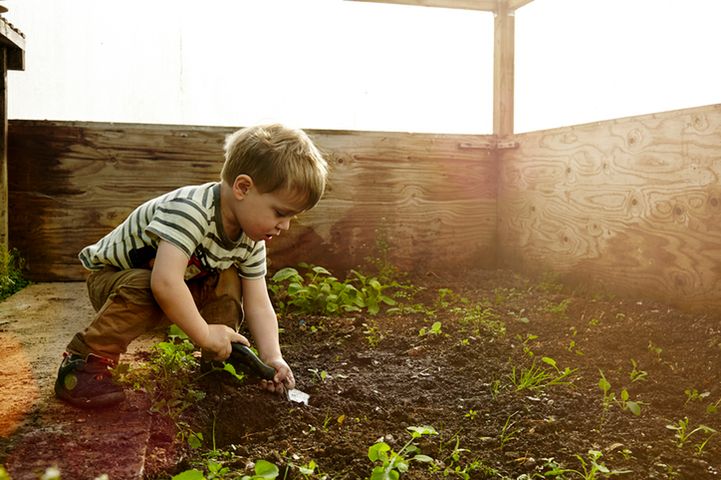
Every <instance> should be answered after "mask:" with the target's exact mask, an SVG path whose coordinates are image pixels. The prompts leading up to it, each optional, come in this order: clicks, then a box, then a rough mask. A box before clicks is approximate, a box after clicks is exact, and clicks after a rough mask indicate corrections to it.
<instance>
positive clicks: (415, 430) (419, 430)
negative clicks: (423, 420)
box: [406, 425, 438, 438]
mask: <svg viewBox="0 0 721 480" xmlns="http://www.w3.org/2000/svg"><path fill="white" fill-rule="evenodd" d="M406 430H409V431H410V432H411V436H412V437H413V438H418V437H420V436H421V435H438V432H437V431H436V429H435V428H433V427H431V426H430V425H423V426H421V427H407V428H406Z"/></svg>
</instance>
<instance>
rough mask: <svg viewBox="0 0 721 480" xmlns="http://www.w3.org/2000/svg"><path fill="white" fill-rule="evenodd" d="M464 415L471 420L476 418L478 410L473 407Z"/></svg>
mask: <svg viewBox="0 0 721 480" xmlns="http://www.w3.org/2000/svg"><path fill="white" fill-rule="evenodd" d="M463 416H464V417H466V418H467V419H469V420H475V419H476V417H477V416H478V412H477V411H476V410H473V409H472V408H471V409H470V410H468V412H467V413H466V414H465V415H463Z"/></svg>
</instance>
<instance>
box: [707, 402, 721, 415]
mask: <svg viewBox="0 0 721 480" xmlns="http://www.w3.org/2000/svg"><path fill="white" fill-rule="evenodd" d="M719 405H721V398H719V399H718V400H716V401H715V402H713V403H709V404H708V405H706V413H708V414H709V415H713V414H714V413H717V412H718V409H719Z"/></svg>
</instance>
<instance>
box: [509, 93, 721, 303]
mask: <svg viewBox="0 0 721 480" xmlns="http://www.w3.org/2000/svg"><path fill="white" fill-rule="evenodd" d="M517 140H518V142H519V145H520V147H519V149H517V150H513V151H506V152H504V153H503V154H502V155H501V158H500V168H499V195H498V225H499V227H498V240H499V254H500V257H501V260H502V263H504V264H506V265H510V266H512V267H514V268H517V269H520V270H531V271H536V272H558V273H560V274H561V275H562V277H563V278H566V279H568V280H570V281H578V282H583V283H586V282H590V283H591V284H595V285H597V286H605V287H607V289H608V290H610V291H611V292H616V293H629V294H634V295H636V294H638V295H641V296H645V297H652V298H656V299H658V300H661V301H664V302H667V303H670V304H673V305H678V306H681V307H684V308H689V309H712V310H713V309H715V310H717V311H718V310H719V309H721V105H713V106H708V107H703V108H697V109H690V110H683V111H675V112H668V113H663V114H657V115H647V116H642V117H634V118H628V119H620V120H615V121H609V122H602V123H596V124H589V125H581V126H575V127H570V128H561V129H556V130H549V131H542V132H536V133H528V134H524V135H519V136H518V137H517Z"/></svg>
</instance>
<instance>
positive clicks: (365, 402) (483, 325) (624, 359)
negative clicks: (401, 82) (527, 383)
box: [148, 270, 721, 479]
mask: <svg viewBox="0 0 721 480" xmlns="http://www.w3.org/2000/svg"><path fill="white" fill-rule="evenodd" d="M462 277H463V278H462V282H461V281H459V280H458V279H456V278H448V279H444V278H439V277H435V276H429V277H427V278H424V279H421V280H416V279H414V280H413V282H414V284H415V285H420V286H422V288H421V289H419V291H418V292H416V294H415V295H414V296H413V298H410V299H407V300H406V301H405V302H404V305H405V307H404V308H402V309H400V310H399V311H396V312H391V313H381V314H378V315H375V316H372V315H368V314H352V315H343V316H339V317H322V316H307V315H306V316H297V315H287V316H284V317H282V318H281V327H282V333H281V343H282V348H283V351H284V354H285V357H286V359H287V360H288V362H289V363H290V364H291V366H292V367H293V369H294V372H295V375H296V378H297V381H298V385H297V388H299V389H301V390H303V391H305V392H307V393H308V394H310V404H309V405H308V406H303V405H297V404H291V403H288V402H287V401H285V400H283V399H282V398H279V397H276V396H273V395H271V394H269V393H266V392H265V391H262V390H261V389H260V388H259V387H258V386H257V385H255V384H245V385H239V384H238V383H237V382H235V381H234V380H233V379H232V378H231V377H230V376H228V375H224V374H219V376H210V377H206V379H205V380H206V381H205V382H204V383H203V388H204V389H206V390H207V392H208V395H207V397H206V400H204V402H203V403H202V406H201V407H200V408H199V409H198V410H195V411H193V412H192V413H191V414H190V415H189V416H188V419H189V421H191V422H192V424H193V426H194V428H195V429H197V430H200V431H202V432H204V436H205V438H206V440H208V442H209V441H210V439H212V438H214V439H215V444H216V447H217V448H218V449H222V450H224V451H226V452H230V453H229V454H228V455H226V456H224V457H222V460H223V464H224V465H225V466H226V467H228V468H230V469H231V470H232V471H234V472H242V473H246V474H247V473H250V472H251V470H250V469H249V468H250V465H252V462H254V461H256V460H258V459H265V460H268V461H270V462H273V463H274V464H276V465H277V466H278V467H279V468H281V472H282V473H281V476H280V477H279V478H288V479H294V478H321V476H320V475H318V476H312V477H303V476H302V475H301V473H300V471H299V469H298V466H300V465H306V464H308V463H309V462H310V461H311V460H312V461H314V462H315V463H316V464H317V465H318V468H317V470H316V474H317V473H318V472H322V473H323V474H326V475H327V476H328V477H327V478H332V479H361V478H368V477H369V476H370V473H371V471H372V469H373V466H374V463H373V462H372V461H371V460H369V458H368V449H369V447H370V446H371V445H373V444H374V443H376V442H378V441H380V440H383V441H385V442H387V443H388V444H389V445H390V446H391V448H392V449H393V450H395V451H398V450H399V449H400V448H401V447H402V446H403V445H404V444H405V443H406V442H407V441H408V440H409V439H410V433H409V431H408V430H407V429H408V427H412V426H423V425H429V426H432V427H434V428H435V430H436V431H437V432H438V434H437V435H429V436H423V437H421V438H419V439H418V440H417V441H416V442H415V444H416V445H417V446H418V447H419V448H420V450H421V451H422V453H423V454H425V455H428V456H429V457H431V458H432V459H433V462H432V463H430V464H428V463H420V462H411V464H410V468H409V470H408V471H407V472H406V473H404V474H402V478H405V479H434V478H472V479H475V478H479V479H483V478H512V479H519V478H520V479H524V478H526V479H527V478H548V477H543V474H544V473H549V472H551V471H552V470H553V468H552V465H553V464H555V465H561V466H563V467H565V468H567V469H576V470H578V471H580V472H583V471H584V467H583V462H585V463H586V467H585V468H586V469H588V470H591V469H592V467H593V465H592V463H591V459H590V454H589V450H595V451H598V452H600V457H599V458H598V459H597V460H596V462H597V463H598V464H603V465H605V467H606V468H608V469H610V470H613V471H628V473H626V474H624V475H622V478H632V479H651V478H659V479H665V478H681V479H706V478H719V476H721V474H720V473H719V472H720V471H721V435H718V434H713V435H712V432H711V431H710V430H697V431H696V432H695V433H693V434H692V435H691V436H690V437H689V439H688V440H687V441H685V442H684V443H683V445H679V441H678V439H677V438H676V437H675V434H676V433H678V430H672V429H670V428H668V427H667V426H668V425H676V426H679V425H680V423H679V422H681V421H683V420H684V419H687V420H688V424H687V425H688V427H687V430H686V432H687V433H690V432H691V431H693V430H694V429H696V428H698V427H699V426H701V425H704V426H706V427H709V428H713V429H715V430H717V431H721V412H716V411H715V410H716V408H715V407H718V408H719V410H721V384H720V381H719V371H720V368H721V317H719V315H716V314H714V315H711V314H691V313H683V312H679V311H677V310H674V309H673V308H670V307H668V306H666V305H662V304H657V303H652V302H649V301H646V300H638V299H624V298H618V297H613V296H608V295H600V294H592V293H589V292H580V291H569V290H568V288H565V289H562V288H561V287H560V286H559V285H558V284H556V283H554V282H552V281H542V280H538V279H537V280H530V279H528V278H524V277H522V276H519V275H517V274H514V273H511V272H508V271H500V270H499V271H481V272H475V273H472V272H467V273H465V274H464V275H463V276H462ZM439 289H450V290H451V291H452V292H453V294H447V295H446V296H445V298H444V299H443V300H442V301H439V296H440V295H439ZM463 299H465V300H463ZM412 305H416V307H415V308H412V307H411V306H412ZM434 322H440V327H441V328H440V329H441V331H440V333H437V334H428V333H427V334H425V335H420V334H419V331H420V329H422V328H424V327H425V328H426V329H430V328H431V326H432V324H433V323H434ZM544 357H547V358H551V359H553V360H554V361H555V362H556V366H557V367H558V369H559V371H561V372H562V371H564V369H566V367H568V368H569V369H571V372H572V373H570V375H568V376H567V377H566V378H564V379H563V380H564V381H566V382H569V383H568V384H563V383H561V384H559V385H547V386H545V387H540V388H533V389H528V388H524V389H519V388H517V386H516V385H514V383H513V382H512V380H511V376H512V372H513V371H514V368H515V370H516V373H517V375H520V373H521V372H522V371H523V369H527V368H529V367H531V366H534V365H535V367H537V368H540V369H543V371H545V372H547V373H548V374H549V375H550V376H551V377H557V376H559V373H557V371H556V370H555V369H554V367H553V366H551V365H550V364H549V363H546V362H544V361H543V360H542V359H543V358H544ZM534 362H535V363H534ZM634 362H635V363H634ZM634 365H635V367H634ZM554 372H555V373H554ZM601 372H602V373H603V375H604V376H605V378H606V379H607V381H608V382H609V383H610V389H609V393H610V392H613V393H614V395H615V398H616V401H612V402H610V403H609V404H607V405H606V406H605V407H604V401H603V400H604V392H603V390H602V389H601V388H600V386H599V380H600V378H601ZM623 389H626V391H627V392H628V395H629V397H628V400H630V401H631V402H637V404H638V405H639V406H640V415H635V414H633V413H632V412H631V411H630V409H628V408H626V409H624V408H623V406H624V404H623V402H622V401H621V400H622V390H623ZM626 405H627V406H628V405H629V404H626ZM630 405H633V404H630ZM213 426H214V432H213ZM709 436H710V440H709V441H708V442H707V443H706V444H705V445H701V444H702V442H703V441H704V440H706V439H707V438H709ZM191 458H192V457H191V456H188V457H186V460H184V461H181V462H180V463H179V464H177V465H175V467H174V468H172V469H170V470H169V471H168V470H166V471H164V472H162V473H159V472H157V471H156V472H155V473H154V474H152V473H149V474H148V475H150V476H151V477H152V476H154V477H155V478H167V477H168V475H169V474H172V473H177V472H180V471H183V470H185V469H189V468H191V467H194V466H196V467H197V466H198V464H197V463H193V462H192V461H191V460H190V459H191ZM196 458H197V456H196ZM464 470H465V472H466V475H467V476H466V477H464V475H463V474H460V473H459V472H462V471H464ZM150 471H151V472H152V469H150ZM602 473H603V472H602V471H598V472H597V476H590V475H586V476H582V475H580V474H578V475H577V474H573V473H570V472H568V473H566V474H565V478H605V475H603V474H602ZM524 474H525V475H526V476H525V477H524V476H523V475H524ZM283 475H285V476H283ZM233 478H235V477H233ZM559 478H560V477H559Z"/></svg>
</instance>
